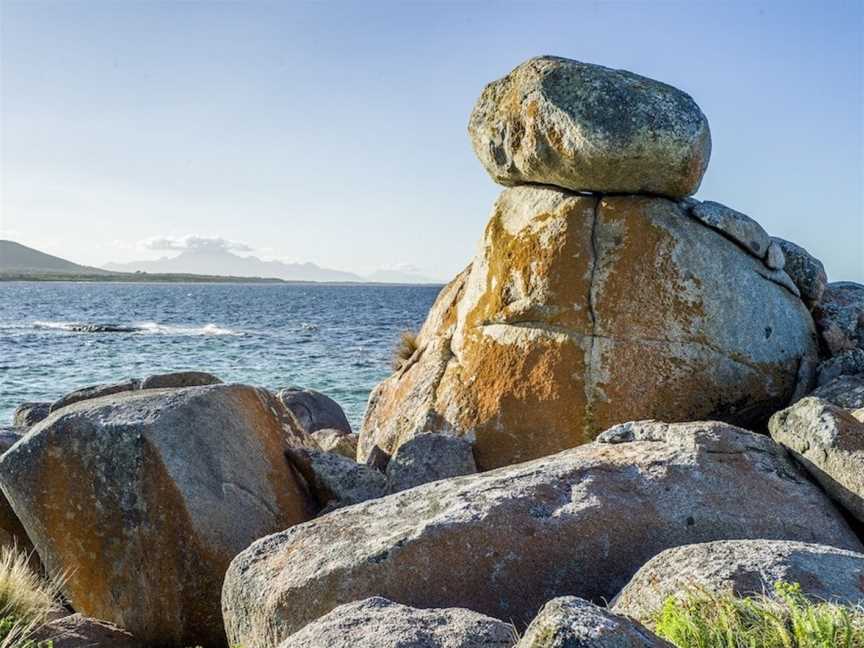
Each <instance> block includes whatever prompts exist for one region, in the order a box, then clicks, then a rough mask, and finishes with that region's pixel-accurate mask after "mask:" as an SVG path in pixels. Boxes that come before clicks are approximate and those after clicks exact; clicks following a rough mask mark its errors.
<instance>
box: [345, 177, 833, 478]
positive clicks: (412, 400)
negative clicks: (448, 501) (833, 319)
mask: <svg viewBox="0 0 864 648" xmlns="http://www.w3.org/2000/svg"><path fill="white" fill-rule="evenodd" d="M773 272H778V271H773ZM779 275H782V276H783V277H786V281H789V283H790V285H791V280H789V278H788V277H787V276H786V275H785V273H783V272H782V271H779ZM771 276H774V275H773V274H772V271H770V270H769V269H768V268H766V267H765V265H764V263H763V262H762V260H760V259H757V258H755V257H754V256H752V255H751V254H748V253H747V252H745V251H744V250H742V249H741V247H739V245H737V244H735V243H733V242H731V241H730V240H729V239H727V238H726V237H725V236H723V235H721V234H720V233H718V232H716V231H714V230H713V229H711V228H708V227H705V226H703V225H702V224H701V223H700V222H698V221H697V220H694V219H692V218H688V217H687V216H686V214H685V213H684V211H683V210H682V208H681V206H679V205H678V204H676V203H673V202H671V201H668V200H665V199H662V198H648V197H639V196H614V197H604V198H597V197H593V196H582V195H576V194H572V193H569V192H566V191H562V190H558V189H552V188H548V187H517V188H513V189H507V190H505V191H504V192H503V193H502V194H501V196H500V198H499V199H498V202H497V203H496V205H495V208H494V210H493V212H492V218H491V220H490V222H489V224H488V226H487V228H486V233H485V236H484V239H483V241H482V244H481V246H480V250H479V252H478V254H477V256H476V257H475V259H474V261H473V263H472V264H471V266H470V269H469V270H467V271H465V272H463V273H462V274H460V275H459V276H458V277H457V278H456V279H455V280H454V281H453V282H452V283H451V284H450V285H448V286H447V287H446V288H445V289H444V290H442V292H441V294H440V296H439V298H438V300H437V302H436V304H435V305H434V306H433V308H432V311H431V312H430V314H429V317H428V319H427V321H426V323H425V324H424V326H423V328H422V329H421V331H420V333H419V335H418V345H419V348H418V351H417V352H416V353H415V354H414V357H413V358H412V359H411V360H410V361H409V362H408V363H406V365H405V366H403V367H402V368H401V369H400V370H399V371H398V372H396V373H395V374H394V375H393V376H391V377H390V378H389V379H388V380H386V381H385V382H384V383H382V384H381V385H379V386H378V387H377V388H376V390H375V391H374V392H373V394H372V396H371V397H370V401H369V406H368V408H367V412H366V417H365V419H364V422H363V429H362V431H361V434H360V445H359V447H358V457H359V459H360V460H363V459H364V458H365V457H366V456H367V454H368V452H369V451H370V449H371V447H372V446H373V445H376V444H377V445H379V446H380V447H381V448H382V449H384V450H385V451H387V452H389V453H391V454H392V453H394V452H395V450H396V449H397V448H398V447H399V446H400V445H401V444H402V443H404V442H405V441H407V440H408V439H410V438H413V437H415V436H417V435H418V434H422V433H424V432H446V433H450V434H454V435H458V436H466V437H467V438H469V439H471V440H473V441H474V450H475V457H476V460H477V464H478V466H479V467H480V468H481V469H489V468H494V467H497V466H502V465H507V464H511V463H516V462H519V461H525V460H528V459H532V458H535V457H539V456H543V455H547V454H551V453H554V452H557V451H559V450H561V449H564V448H568V447H573V446H576V445H579V444H581V443H585V442H587V441H590V440H591V439H592V438H593V437H594V436H595V435H596V434H597V433H598V432H599V431H600V430H603V429H604V428H606V427H608V426H610V425H613V424H615V423H619V422H622V421H626V420H633V419H641V418H656V419H662V420H672V421H686V420H699V419H720V420H725V421H729V422H732V423H735V424H739V425H743V426H747V427H749V426H755V425H760V424H764V421H765V420H766V419H767V418H768V416H770V415H771V414H772V413H773V412H775V411H777V409H779V408H782V407H784V406H786V405H787V404H788V402H789V399H790V397H791V396H792V394H793V393H794V391H795V385H796V382H798V381H799V380H802V381H803V382H805V383H806V382H808V381H809V379H810V376H799V375H798V374H799V368H805V369H806V368H809V367H810V364H808V363H807V362H805V361H806V360H808V359H815V357H816V356H817V345H816V340H815V333H814V330H813V323H812V319H811V317H810V314H809V312H808V311H807V309H806V307H805V306H804V304H803V303H802V302H801V300H800V299H798V298H797V297H795V295H793V294H792V293H790V292H789V291H788V290H787V289H786V288H784V287H782V286H780V285H778V284H777V283H775V281H773V280H771V279H770V278H769V277H771ZM793 288H794V286H793ZM811 364H812V363H811ZM809 371H810V372H811V373H812V369H809Z"/></svg>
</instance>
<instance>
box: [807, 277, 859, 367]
mask: <svg viewBox="0 0 864 648" xmlns="http://www.w3.org/2000/svg"><path fill="white" fill-rule="evenodd" d="M813 318H814V319H815V320H816V328H817V329H818V330H819V332H820V333H821V335H822V339H823V341H824V342H825V346H826V347H827V348H828V351H829V352H830V354H831V355H836V354H838V353H841V352H842V351H848V350H850V349H856V348H858V349H864V286H862V285H861V284H857V283H853V282H851V281H839V282H835V283H830V284H828V286H827V287H826V288H825V292H824V293H823V295H822V302H821V303H820V304H819V307H818V308H816V309H815V310H814V311H813Z"/></svg>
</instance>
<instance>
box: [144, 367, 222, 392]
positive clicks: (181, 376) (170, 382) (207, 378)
mask: <svg viewBox="0 0 864 648" xmlns="http://www.w3.org/2000/svg"><path fill="white" fill-rule="evenodd" d="M221 382H222V381H221V380H219V378H217V377H216V376H214V375H213V374H210V373H207V372H206V371H175V372H173V373H164V374H154V375H152V376H147V377H146V378H145V379H144V380H142V381H141V389H168V388H173V389H177V388H180V387H201V386H203V385H218V384H220V383H221Z"/></svg>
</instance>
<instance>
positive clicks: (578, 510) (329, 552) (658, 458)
mask: <svg viewBox="0 0 864 648" xmlns="http://www.w3.org/2000/svg"><path fill="white" fill-rule="evenodd" d="M622 428H623V429H615V430H612V431H611V432H610V435H609V440H610V441H614V443H610V442H595V443H591V444H587V445H583V446H580V447H578V448H575V449H572V450H567V451H564V452H561V453H559V454H557V455H553V456H549V457H544V458H542V459H538V460H535V461H531V462H527V463H523V464H519V465H515V466H509V467H505V468H500V469H498V470H494V471H489V472H486V473H480V474H477V475H469V476H465V477H455V478H453V479H446V480H442V481H437V482H433V483H431V484H425V485H423V486H418V487H416V488H412V489H410V490H406V491H402V492H401V493H396V494H394V495H389V496H387V497H384V498H381V499H378V500H372V501H369V502H364V503H362V504H357V505H355V506H350V507H348V508H344V509H340V510H338V511H334V512H333V513H330V514H328V515H326V516H323V517H321V518H318V519H316V520H314V521H312V522H309V523H306V524H301V525H298V526H295V527H292V528H291V529H288V530H287V531H284V532H282V533H278V534H275V535H272V536H270V537H268V538H264V539H262V540H259V541H258V542H256V543H255V544H253V545H252V546H251V547H249V548H248V549H247V550H246V551H244V552H243V553H241V554H240V555H239V556H237V558H235V559H234V561H233V562H232V563H231V567H230V569H229V570H228V574H227V575H226V577H225V586H224V589H223V593H222V607H223V615H224V618H225V627H226V630H227V632H228V637H229V640H230V642H231V643H240V644H242V645H243V646H244V648H264V647H265V646H267V647H269V646H272V645H274V644H275V643H277V642H279V641H281V640H283V639H284V638H286V637H288V636H289V635H290V634H292V633H293V632H296V631H297V630H299V629H300V628H302V627H303V626H304V625H306V624H307V623H309V622H311V621H313V620H314V619H317V618H319V617H321V616H323V615H324V614H327V613H328V612H329V611H330V610H332V609H333V608H335V607H337V606H339V605H342V604H344V603H348V602H351V601H355V600H358V599H363V598H367V597H369V596H374V595H381V596H385V597H387V598H389V599H391V600H393V601H396V602H399V603H403V604H405V605H412V606H415V607H421V608H426V607H466V608H469V609H473V610H475V611H477V612H481V613H483V614H488V615H489V616H492V617H495V618H499V619H506V620H508V621H512V622H513V623H516V624H517V625H519V624H527V623H528V622H530V621H531V619H532V618H533V617H534V615H535V614H536V613H537V611H538V610H539V609H540V607H541V606H542V605H543V604H544V603H546V602H547V601H548V600H550V599H552V598H554V597H556V596H562V595H575V596H580V597H582V598H585V599H589V600H592V601H594V602H600V601H602V600H604V599H606V600H608V599H611V598H612V597H613V596H614V595H615V594H616V593H617V592H618V591H619V590H620V589H621V588H622V587H623V586H624V585H625V584H626V583H627V581H628V580H629V579H630V577H631V576H632V575H633V574H634V573H635V572H636V571H637V570H638V569H639V567H641V566H642V565H643V564H644V563H645V562H646V561H647V560H648V559H650V558H651V557H652V556H654V555H656V554H657V553H659V552H660V551H662V550H664V549H667V548H669V547H675V546H678V545H683V544H693V543H695V542H707V541H711V540H721V539H732V538H773V539H791V540H801V541H805V542H817V543H822V544H828V545H832V546H836V547H840V548H845V549H850V550H853V551H861V550H862V546H861V544H860V542H859V541H858V539H857V538H856V537H855V535H854V533H853V532H852V531H851V530H850V529H849V527H848V526H847V524H846V522H845V521H844V520H843V518H842V516H841V514H840V512H839V511H838V510H837V509H836V508H834V506H833V505H832V504H831V502H830V501H829V500H828V498H827V497H826V496H825V495H824V494H823V493H822V491H821V490H820V489H819V488H818V487H817V486H816V485H814V484H813V483H811V482H810V481H809V480H808V479H807V478H806V477H805V476H804V475H803V474H802V473H801V471H800V470H799V469H798V468H797V467H796V466H795V464H794V463H793V462H792V461H791V460H790V459H789V458H788V457H787V455H786V453H785V452H784V451H783V449H782V448H780V447H779V446H778V445H777V444H776V443H774V442H773V441H772V440H771V439H769V438H768V437H765V436H761V435H757V434H754V433H751V432H747V431H745V430H741V429H738V428H734V427H732V426H729V425H726V424H723V423H689V424H688V423H681V424H663V423H655V422H641V423H634V424H630V425H628V426H622ZM601 438H606V437H605V436H604V437H601Z"/></svg>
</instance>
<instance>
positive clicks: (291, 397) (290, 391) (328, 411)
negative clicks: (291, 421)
mask: <svg viewBox="0 0 864 648" xmlns="http://www.w3.org/2000/svg"><path fill="white" fill-rule="evenodd" d="M276 397H277V398H278V399H279V400H280V401H282V404H283V405H285V407H287V408H288V409H289V410H290V411H291V413H292V414H294V416H296V417H297V420H298V421H299V422H300V425H301V426H302V427H303V429H304V430H305V431H306V432H310V433H311V432H315V431H317V430H340V431H341V432H343V433H345V434H351V424H350V423H349V422H348V419H347V418H346V417H345V412H344V411H342V408H341V407H340V406H339V403H337V402H336V401H334V400H333V399H332V398H330V397H329V396H327V395H326V394H322V393H321V392H317V391H315V390H314V389H303V388H302V387H286V388H285V389H282V390H280V391H279V393H277V394H276Z"/></svg>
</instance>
